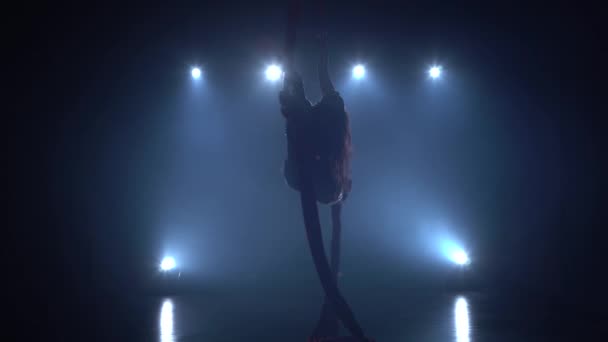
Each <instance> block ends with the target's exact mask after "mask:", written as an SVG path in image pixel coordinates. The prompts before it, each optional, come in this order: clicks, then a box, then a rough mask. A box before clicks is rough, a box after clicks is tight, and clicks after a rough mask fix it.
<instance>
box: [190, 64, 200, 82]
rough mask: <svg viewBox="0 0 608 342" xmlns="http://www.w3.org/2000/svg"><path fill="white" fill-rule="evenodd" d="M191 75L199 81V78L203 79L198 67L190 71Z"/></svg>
mask: <svg viewBox="0 0 608 342" xmlns="http://www.w3.org/2000/svg"><path fill="white" fill-rule="evenodd" d="M190 74H191V75H192V78H193V79H195V80H198V79H199V78H201V69H200V68H198V67H194V68H192V71H190Z"/></svg>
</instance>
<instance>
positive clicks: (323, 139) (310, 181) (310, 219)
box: [279, 2, 367, 341]
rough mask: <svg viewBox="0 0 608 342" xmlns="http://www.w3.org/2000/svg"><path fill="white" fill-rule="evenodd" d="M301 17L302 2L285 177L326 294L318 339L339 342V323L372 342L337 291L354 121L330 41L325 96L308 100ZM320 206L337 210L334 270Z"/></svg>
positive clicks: (288, 94) (291, 34)
mask: <svg viewBox="0 0 608 342" xmlns="http://www.w3.org/2000/svg"><path fill="white" fill-rule="evenodd" d="M294 4H295V5H296V6H293V5H294ZM298 14H299V11H298V8H297V2H293V3H292V7H291V10H290V13H289V18H288V25H287V39H286V51H285V58H286V72H285V77H284V84H283V90H282V91H281V92H280V94H279V101H280V104H281V112H282V113H283V116H284V117H285V118H286V136H287V146H288V147H287V150H288V152H287V159H286V161H285V165H284V176H285V179H286V181H287V183H288V184H289V186H291V187H292V188H293V189H295V190H297V191H299V192H300V199H301V204H302V213H303V215H304V224H305V226H306V234H307V237H308V242H309V246H310V251H311V254H312V257H313V260H314V263H315V268H316V270H317V273H318V275H319V279H320V281H321V285H322V286H323V290H324V291H325V301H324V304H323V309H322V311H321V318H320V320H319V322H318V324H317V327H316V328H315V331H314V332H313V336H312V339H320V338H326V337H331V338H334V339H335V340H336V341H337V337H336V336H337V335H338V319H339V320H340V321H342V323H343V324H344V326H345V327H346V328H347V329H348V330H349V331H350V332H351V334H352V335H353V337H354V338H355V339H356V340H360V341H367V339H366V338H365V335H364V333H363V330H362V329H361V327H360V326H359V324H358V323H357V321H356V319H355V317H354V315H353V313H352V311H351V309H350V307H349V306H348V304H347V303H346V301H345V300H344V298H343V297H342V295H341V294H340V291H339V289H338V287H337V275H338V272H339V254H340V230H341V227H340V212H341V202H342V201H344V199H345V198H346V197H347V195H348V193H349V192H350V189H351V179H350V170H349V166H350V153H351V149H350V146H351V145H350V129H349V124H348V116H347V114H346V111H345V110H344V101H343V100H342V98H341V97H340V94H339V93H338V92H337V91H336V90H335V89H334V86H333V84H332V82H331V79H330V77H329V72H328V52H327V45H326V39H325V37H324V36H320V37H319V48H320V55H319V83H320V86H321V92H322V94H323V97H322V99H321V101H320V102H319V103H317V104H316V105H312V104H311V103H310V102H309V101H308V99H306V95H305V92H304V85H303V83H302V79H301V77H300V76H299V75H298V74H297V73H296V72H295V71H294V69H293V46H294V44H295V26H296V24H295V21H296V19H297V15H298ZM317 201H318V202H320V203H323V204H328V205H331V207H332V222H333V234H332V245H331V262H332V266H331V268H330V266H329V264H328V262H327V257H326V255H325V250H324V248H323V237H322V234H321V225H320V222H319V212H318V208H317V203H316V202H317ZM328 341H329V340H328Z"/></svg>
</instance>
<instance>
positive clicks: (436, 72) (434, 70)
mask: <svg viewBox="0 0 608 342" xmlns="http://www.w3.org/2000/svg"><path fill="white" fill-rule="evenodd" d="M429 76H431V78H433V79H437V78H439V76H441V67H440V66H433V67H431V69H429Z"/></svg>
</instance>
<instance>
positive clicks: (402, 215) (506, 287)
mask: <svg viewBox="0 0 608 342" xmlns="http://www.w3.org/2000/svg"><path fill="white" fill-rule="evenodd" d="M286 5H287V3H286V2H264V4H255V5H254V4H253V3H249V2H243V3H237V2H225V3H222V4H220V3H219V2H214V3H205V2H202V1H199V2H180V3H175V4H169V3H166V2H165V3H142V4H136V3H133V4H127V3H112V2H103V3H93V4H82V3H73V4H60V3H52V4H43V5H37V6H33V7H32V8H23V9H20V10H17V9H15V10H13V12H14V13H12V14H11V13H8V12H7V14H6V15H7V16H9V17H11V16H12V17H13V18H14V20H15V23H14V24H11V25H9V26H10V27H9V30H8V32H9V33H8V35H7V36H8V39H7V40H6V41H7V42H8V43H9V45H8V46H9V47H10V49H9V50H10V52H8V53H7V54H6V56H8V58H9V61H8V63H7V64H6V68H7V74H10V75H15V76H16V77H15V78H14V81H13V80H11V82H10V83H7V84H5V86H6V87H7V88H8V90H9V92H8V94H9V103H14V104H15V107H14V108H17V111H13V110H10V111H7V112H6V113H5V114H7V116H8V117H10V121H8V122H9V125H8V126H6V130H7V134H6V136H7V137H9V141H8V143H7V144H6V146H9V149H10V151H11V153H10V157H11V159H14V160H15V162H14V163H13V162H11V163H9V164H10V165H12V166H17V167H16V168H14V169H15V170H16V173H15V176H16V177H11V178H12V179H7V183H8V188H9V189H10V191H8V193H9V195H10V196H11V197H10V198H9V206H8V209H9V210H8V211H9V214H11V213H13V214H16V215H15V216H16V220H14V221H13V220H10V221H12V222H14V223H10V224H9V223H8V222H9V221H7V225H6V226H5V229H6V231H7V232H11V233H10V234H9V236H10V237H12V236H14V237H15V239H14V242H13V239H10V243H9V245H10V246H11V247H12V248H9V249H8V254H9V257H8V259H7V260H8V263H9V266H10V267H9V270H7V271H6V274H5V276H6V277H7V283H9V284H13V285H14V289H15V290H17V291H18V292H17V293H19V294H21V293H23V295H19V296H13V298H15V299H16V304H15V305H14V306H12V307H13V308H14V311H15V316H16V317H18V319H20V320H21V321H23V322H28V323H27V324H28V325H29V326H30V327H31V329H27V330H26V332H27V333H39V332H41V331H42V332H43V333H44V334H48V336H49V337H50V338H51V339H54V338H58V339H64V338H68V337H71V336H72V335H74V336H81V335H82V336H89V334H90V335H91V336H93V335H95V336H97V337H99V338H102V339H103V337H104V336H106V335H107V336H118V335H112V334H110V333H109V332H108V331H121V334H126V335H120V336H127V335H128V334H129V331H131V330H133V326H135V325H136V323H134V322H135V321H136V318H135V317H133V316H132V315H131V314H127V312H129V308H130V307H131V302H132V301H135V299H134V298H135V297H136V296H135V294H140V293H142V292H145V290H146V289H147V286H148V285H149V284H150V282H152V281H153V280H151V279H152V278H153V277H154V273H155V267H156V265H157V261H158V260H160V258H161V257H162V256H163V255H164V254H166V253H170V254H174V255H176V258H177V259H178V262H180V263H182V264H183V267H184V269H185V271H187V272H188V273H189V274H190V275H191V277H192V279H195V280H196V282H197V284H200V287H201V288H205V289H217V288H224V289H234V290H235V291H246V290H247V289H249V290H251V289H260V290H262V289H266V290H268V291H276V290H278V289H284V288H297V287H303V286H304V285H302V284H310V283H313V282H316V279H315V274H314V269H313V268H312V263H311V262H310V261H311V260H310V256H309V255H308V254H307V253H308V250H307V246H306V241H305V235H304V232H303V229H302V228H303V227H302V224H301V219H300V216H299V215H300V214H299V211H298V209H299V207H298V203H297V196H295V194H294V193H293V192H291V191H290V190H289V189H288V188H287V187H286V186H285V185H284V183H283V180H282V179H281V174H280V166H281V162H282V158H283V157H284V150H285V147H284V141H283V136H282V132H283V122H282V120H283V119H282V118H281V117H280V115H279V111H278V104H277V90H278V85H271V84H269V83H268V82H265V80H264V79H263V70H264V67H265V65H267V64H268V63H270V62H272V61H273V60H276V59H277V58H278V56H279V54H280V48H281V45H282V40H283V36H284V26H285V20H286V18H285V12H286V10H285V9H286ZM317 5H318V2H310V3H309V2H305V6H304V9H303V12H302V23H301V25H300V28H299V31H298V34H299V37H298V52H297V63H298V66H299V69H300V70H301V72H302V74H303V75H304V80H305V83H306V85H307V91H308V92H309V94H310V95H309V96H310V97H311V99H313V100H314V99H317V97H318V95H319V91H318V90H317V89H316V86H315V82H316V74H315V73H314V70H315V69H314V68H315V65H314V52H315V50H314V43H313V42H314V39H313V38H314V35H315V34H316V33H317V32H318V31H319V30H321V29H322V28H323V27H326V28H327V31H328V33H329V43H330V49H331V50H330V54H331V65H332V75H333V76H334V81H335V83H336V86H337V87H338V88H339V90H340V91H341V93H342V95H343V97H344V98H345V101H346V104H347V110H348V111H349V113H350V115H351V124H352V130H353V136H354V144H355V159H354V161H353V177H354V182H355V183H354V192H353V196H352V197H351V199H349V202H348V203H347V205H346V207H345V214H344V215H345V226H346V228H345V236H344V239H345V240H344V246H345V247H344V252H343V253H344V257H343V260H344V263H345V266H344V269H345V274H351V275H352V276H351V277H352V278H351V279H353V280H350V282H351V284H356V285H351V286H355V287H360V288H369V289H370V290H369V291H381V290H382V288H383V287H386V286H393V287H394V286H396V284H398V286H400V287H404V288H410V287H411V288H427V287H429V286H430V287H433V286H434V285H435V284H438V283H439V282H440V281H441V279H443V275H444V274H445V273H446V272H448V271H449V267H450V266H449V265H448V264H446V263H445V261H444V260H442V258H441V257H440V256H438V254H440V253H439V252H437V251H436V250H437V247H436V242H434V241H436V240H437V239H439V238H441V237H442V236H450V237H454V238H455V239H457V240H459V241H460V242H461V243H463V244H465V245H466V246H467V248H468V249H469V250H470V251H471V253H472V255H473V256H472V258H473V259H474V265H473V266H474V270H475V271H474V272H475V274H476V275H477V276H478V277H479V278H480V279H481V280H482V283H483V284H484V287H485V288H487V289H492V290H496V291H517V292H520V291H523V292H527V293H531V295H535V294H539V293H542V294H543V295H547V296H553V297H554V298H560V300H565V301H568V302H570V303H575V304H579V305H582V306H585V307H588V308H589V309H590V310H595V309H598V308H599V309H601V308H602V305H604V304H606V303H607V302H606V296H605V294H604V295H601V294H600V291H601V290H603V289H604V288H605V286H606V285H607V284H606V281H605V280H603V278H605V277H603V271H604V270H605V269H606V267H605V260H606V258H605V256H604V254H603V253H602V252H603V246H604V240H603V236H604V235H605V234H604V233H603V232H602V230H603V229H602V228H603V227H604V226H605V224H604V222H605V221H604V217H605V213H604V211H603V209H604V207H605V205H604V203H603V198H604V196H603V189H604V179H603V175H604V174H605V167H604V164H603V162H602V161H601V160H602V158H603V156H604V152H603V150H602V149H601V147H602V144H601V142H600V140H603V133H604V127H603V122H602V121H603V120H602V119H603V118H602V114H604V113H605V104H604V103H603V101H602V98H603V97H602V96H603V95H604V93H605V88H606V87H605V85H604V82H605V74H606V73H605V68H606V67H605V58H604V57H605V51H603V50H604V46H603V45H604V41H603V39H602V38H603V37H602V35H601V33H600V32H601V30H602V27H601V26H602V25H601V24H602V17H601V15H600V11H599V8H597V7H594V6H590V5H586V4H582V3H581V4H578V5H577V6H576V7H567V6H562V5H561V4H559V3H556V2H553V3H548V4H540V5H538V6H536V5H530V4H528V5H522V4H492V3H489V2H482V3H467V4H465V3H462V2H453V3H449V4H448V3H443V2H438V3H430V2H425V3H424V4H414V3H411V4H406V5H403V4H399V3H398V2H394V3H388V2H386V3H384V2H378V1H376V2H370V3H363V2H361V3H359V2H355V3H350V2H348V3H347V2H344V3H342V2H336V3H333V2H331V3H329V2H327V4H325V7H326V8H325V13H326V17H325V19H324V17H323V16H321V14H320V13H321V12H320V11H319V10H318V9H315V6H317ZM356 61H363V62H365V63H366V65H367V69H368V74H369V75H368V76H369V77H367V78H366V79H365V80H364V81H363V82H360V83H359V84H355V83H353V82H352V81H351V80H350V79H349V78H350V77H349V68H350V66H351V65H352V64H353V63H354V62H356ZM435 62H437V63H439V64H441V65H443V66H444V68H445V74H444V78H443V79H441V80H439V82H431V81H430V80H429V79H427V77H426V75H425V71H426V70H427V67H428V66H429V65H431V64H433V63H435ZM195 64H196V65H200V66H201V67H202V69H203V79H202V81H201V82H199V83H196V84H195V83H193V82H192V80H191V79H190V76H189V70H190V67H191V66H192V65H195ZM13 93H14V94H13ZM14 118H16V120H13V119H14ZM13 124H14V127H13ZM13 157H14V158H13ZM11 169H13V168H11ZM13 179H14V180H13ZM13 204H16V208H15V209H13ZM10 216H12V215H10ZM324 219H325V220H326V221H324V222H327V215H324ZM12 232H16V234H12ZM13 268H14V269H13ZM314 286H317V285H314ZM269 300H271V299H269ZM116 303H119V304H116ZM116 305H118V306H116ZM110 306H112V308H111V309H110ZM117 307H118V308H123V307H124V310H120V309H119V310H117V309H116V308H117ZM110 312H112V314H109V313H110ZM117 312H119V313H118V314H117ZM120 312H123V313H124V314H120ZM66 326H78V328H77V329H67V330H66V329H65V327H66ZM38 328H39V329H38ZM135 330H136V329H135ZM93 332H94V333H93ZM134 334H135V333H134Z"/></svg>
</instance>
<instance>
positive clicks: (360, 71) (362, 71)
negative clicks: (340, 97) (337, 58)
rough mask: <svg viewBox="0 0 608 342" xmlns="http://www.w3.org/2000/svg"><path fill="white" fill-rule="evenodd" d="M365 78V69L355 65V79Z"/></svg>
mask: <svg viewBox="0 0 608 342" xmlns="http://www.w3.org/2000/svg"><path fill="white" fill-rule="evenodd" d="M364 76H365V67H364V66H363V65H361V64H357V65H355V67H354V68H353V77H354V78H355V79H358V80H359V79H362V78H363V77H364Z"/></svg>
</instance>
